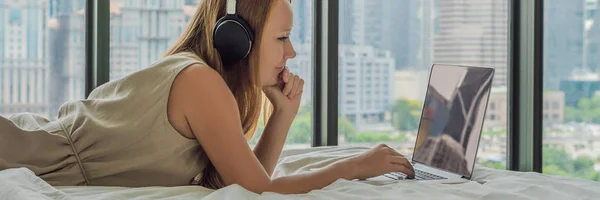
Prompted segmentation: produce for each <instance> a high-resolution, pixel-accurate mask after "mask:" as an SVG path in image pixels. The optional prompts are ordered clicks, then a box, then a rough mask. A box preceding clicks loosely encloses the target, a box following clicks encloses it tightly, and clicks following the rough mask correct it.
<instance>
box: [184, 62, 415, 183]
mask: <svg viewBox="0 0 600 200" xmlns="http://www.w3.org/2000/svg"><path fill="white" fill-rule="evenodd" d="M177 79H179V80H178V83H179V84H177V85H174V88H175V87H178V88H175V89H177V90H179V91H184V92H179V93H178V95H181V94H185V98H179V99H182V101H181V103H182V105H183V106H184V107H185V108H186V109H185V114H184V115H185V117H186V120H187V122H188V124H189V126H190V129H191V130H192V132H193V134H194V136H195V137H196V139H197V140H198V141H199V143H200V144H201V145H202V147H203V149H204V151H205V152H206V154H207V155H208V158H209V159H210V160H211V162H212V163H213V164H214V166H215V168H216V169H217V171H218V173H219V174H220V175H221V178H222V179H223V181H224V183H225V184H226V185H231V184H239V185H240V186H242V187H244V188H246V189H247V190H250V191H252V192H255V193H259V194H260V193H262V192H266V191H269V192H277V193H284V194H294V193H304V192H307V191H310V190H314V189H320V188H323V187H325V186H327V185H329V184H331V183H332V182H334V181H335V180H337V179H339V178H344V179H353V178H357V177H366V176H376V175H380V174H382V173H387V172H390V171H401V169H403V170H404V171H405V172H407V171H406V169H408V168H407V167H406V166H405V165H400V164H397V165H393V164H389V163H392V162H394V163H404V164H408V161H407V160H406V159H404V160H402V159H401V158H399V157H398V156H392V155H391V154H384V152H388V153H390V151H393V150H391V149H387V150H386V149H383V148H382V147H378V148H379V149H378V150H377V151H376V152H375V153H373V152H371V153H369V152H367V153H366V154H364V155H363V156H362V157H361V156H358V157H355V158H353V159H347V160H343V161H339V162H337V163H335V164H332V165H330V166H328V167H326V168H324V169H323V170H318V171H314V172H310V173H305V174H299V175H292V176H286V177H280V178H277V179H274V180H271V178H270V177H269V175H268V173H267V171H266V170H265V168H264V167H263V166H262V165H261V163H260V162H259V160H258V158H257V157H256V156H255V155H254V153H253V152H252V150H251V149H250V147H249V146H248V144H247V143H246V139H245V137H244V135H243V131H242V127H241V120H240V117H239V111H238V106H237V103H236V101H235V98H234V97H233V95H232V94H231V92H230V91H229V88H228V87H227V85H226V84H225V82H224V81H223V79H222V78H221V77H220V75H219V74H218V73H217V72H216V71H214V70H213V69H211V68H209V67H206V66H201V65H193V66H190V67H188V68H187V69H185V70H184V71H182V72H181V73H180V74H179V76H178V77H177ZM265 144H266V143H265ZM373 155H376V156H373ZM384 155H385V156H384ZM384 161H385V162H386V163H388V164H387V165H382V164H383V162H384ZM408 165H410V164H408ZM392 166H393V167H392ZM401 166H404V167H401ZM384 167H385V168H384Z"/></svg>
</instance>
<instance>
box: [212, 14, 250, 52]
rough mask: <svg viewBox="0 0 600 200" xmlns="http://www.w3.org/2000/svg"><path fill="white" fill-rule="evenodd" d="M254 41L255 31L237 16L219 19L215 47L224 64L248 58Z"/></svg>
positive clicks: (214, 37)
mask: <svg viewBox="0 0 600 200" xmlns="http://www.w3.org/2000/svg"><path fill="white" fill-rule="evenodd" d="M253 41H254V33H253V31H252V30H251V29H250V27H249V26H248V24H247V23H246V22H245V21H244V20H242V19H241V18H239V17H237V15H226V16H225V17H223V18H221V19H219V21H217V23H216V25H215V28H214V30H213V44H214V45H213V46H214V48H216V49H217V51H218V52H219V54H220V55H221V60H222V61H223V62H236V61H239V60H241V59H244V58H246V57H248V55H249V54H250V50H251V49H252V42H253Z"/></svg>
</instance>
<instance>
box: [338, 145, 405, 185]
mask: <svg viewBox="0 0 600 200" xmlns="http://www.w3.org/2000/svg"><path fill="white" fill-rule="evenodd" d="M342 162H343V163H344V164H346V165H347V167H350V168H351V169H352V171H353V176H352V177H353V178H354V179H361V180H363V179H367V178H372V177H376V176H380V175H382V174H386V173H390V172H401V173H404V174H406V175H407V176H409V177H414V176H415V172H414V169H413V166H412V165H411V164H410V162H409V161H408V159H406V158H405V157H404V156H403V155H402V154H400V153H398V152H396V151H395V150H394V149H392V148H390V147H388V146H387V145H385V144H380V145H377V146H376V147H374V148H372V149H371V150H369V151H367V152H364V153H362V154H360V155H357V156H355V157H351V158H348V159H347V160H344V161H342Z"/></svg>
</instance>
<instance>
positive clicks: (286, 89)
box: [283, 73, 296, 97]
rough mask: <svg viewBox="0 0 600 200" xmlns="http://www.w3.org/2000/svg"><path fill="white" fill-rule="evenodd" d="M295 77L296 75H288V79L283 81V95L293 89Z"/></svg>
mask: <svg viewBox="0 0 600 200" xmlns="http://www.w3.org/2000/svg"><path fill="white" fill-rule="evenodd" d="M290 74H291V73H290ZM295 77H296V76H295V75H293V74H291V75H290V77H289V78H288V81H287V82H286V83H285V87H284V88H283V95H285V96H288V95H289V94H290V93H291V92H292V89H294V84H295V80H294V79H295ZM288 97H289V96H288Z"/></svg>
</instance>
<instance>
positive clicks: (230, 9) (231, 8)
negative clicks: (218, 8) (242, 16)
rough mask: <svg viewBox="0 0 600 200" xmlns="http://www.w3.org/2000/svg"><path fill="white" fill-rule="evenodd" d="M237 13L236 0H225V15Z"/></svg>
mask: <svg viewBox="0 0 600 200" xmlns="http://www.w3.org/2000/svg"><path fill="white" fill-rule="evenodd" d="M236 12H237V0H227V14H230V15H233V14H236Z"/></svg>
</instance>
